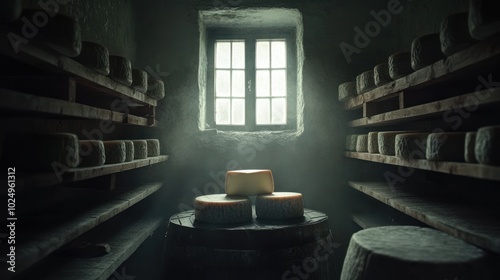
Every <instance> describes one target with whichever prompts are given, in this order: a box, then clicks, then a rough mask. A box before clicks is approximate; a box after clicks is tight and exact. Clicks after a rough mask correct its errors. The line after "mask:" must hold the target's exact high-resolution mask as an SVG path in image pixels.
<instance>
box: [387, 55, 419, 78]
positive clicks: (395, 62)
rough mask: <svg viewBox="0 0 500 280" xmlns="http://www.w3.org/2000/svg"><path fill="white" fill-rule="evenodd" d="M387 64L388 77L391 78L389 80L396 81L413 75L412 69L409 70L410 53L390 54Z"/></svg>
mask: <svg viewBox="0 0 500 280" xmlns="http://www.w3.org/2000/svg"><path fill="white" fill-rule="evenodd" d="M387 63H388V64H389V76H391V79H393V80H397V79H399V78H402V77H404V76H407V75H408V74H411V73H413V68H411V53H410V52H400V53H395V54H392V55H391V56H389V59H388V60H387Z"/></svg>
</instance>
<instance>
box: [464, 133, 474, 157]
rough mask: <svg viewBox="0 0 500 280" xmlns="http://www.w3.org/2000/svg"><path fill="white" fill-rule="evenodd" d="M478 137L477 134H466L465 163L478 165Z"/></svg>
mask: <svg viewBox="0 0 500 280" xmlns="http://www.w3.org/2000/svg"><path fill="white" fill-rule="evenodd" d="M476 135H477V132H467V133H466V134H465V149H464V158H465V162H468V163H477V160H476V153H475V151H474V149H475V147H476Z"/></svg>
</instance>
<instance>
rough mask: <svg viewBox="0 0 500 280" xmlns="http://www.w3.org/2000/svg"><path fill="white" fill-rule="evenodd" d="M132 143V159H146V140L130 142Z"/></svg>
mask: <svg viewBox="0 0 500 280" xmlns="http://www.w3.org/2000/svg"><path fill="white" fill-rule="evenodd" d="M132 143H134V159H145V158H147V157H148V142H146V140H132Z"/></svg>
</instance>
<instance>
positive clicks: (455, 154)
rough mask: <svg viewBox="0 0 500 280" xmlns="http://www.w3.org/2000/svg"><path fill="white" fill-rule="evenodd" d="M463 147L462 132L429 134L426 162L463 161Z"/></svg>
mask: <svg viewBox="0 0 500 280" xmlns="http://www.w3.org/2000/svg"><path fill="white" fill-rule="evenodd" d="M464 146H465V133H464V132H442V133H431V134H429V137H427V147H426V148H427V150H426V153H425V155H426V158H427V159H428V160H435V161H464V160H465V159H464Z"/></svg>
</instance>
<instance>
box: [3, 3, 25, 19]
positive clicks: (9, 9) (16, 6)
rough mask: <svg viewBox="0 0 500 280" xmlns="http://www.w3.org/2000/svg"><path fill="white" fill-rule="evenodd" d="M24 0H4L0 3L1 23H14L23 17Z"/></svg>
mask: <svg viewBox="0 0 500 280" xmlns="http://www.w3.org/2000/svg"><path fill="white" fill-rule="evenodd" d="M22 11H23V1H22V0H2V1H1V2H0V22H2V21H3V22H13V21H15V20H17V19H18V18H19V17H20V16H21V12H22Z"/></svg>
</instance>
